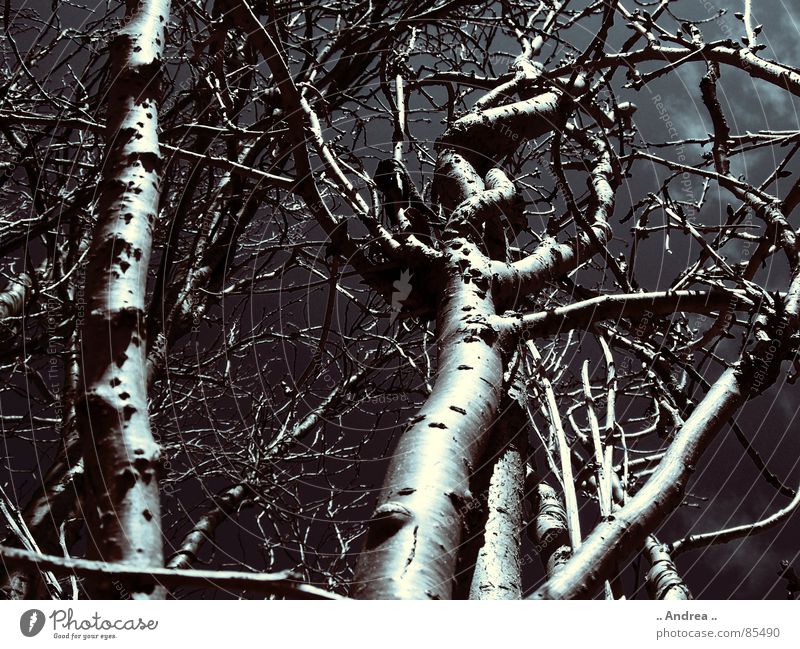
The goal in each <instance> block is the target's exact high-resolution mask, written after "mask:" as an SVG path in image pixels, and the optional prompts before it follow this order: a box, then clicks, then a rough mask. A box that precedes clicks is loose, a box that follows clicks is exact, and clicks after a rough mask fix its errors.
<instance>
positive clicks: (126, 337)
mask: <svg viewBox="0 0 800 649" xmlns="http://www.w3.org/2000/svg"><path fill="white" fill-rule="evenodd" d="M168 17H169V0H139V1H135V2H130V3H129V4H128V5H127V11H126V14H125V20H124V22H123V26H122V27H121V28H120V30H119V31H118V33H117V35H116V37H115V38H114V40H113V41H112V43H111V54H110V56H111V71H110V72H111V74H110V77H111V79H112V84H111V88H110V89H109V93H108V116H107V121H106V136H107V156H106V161H105V165H104V168H103V176H102V181H101V185H100V200H99V218H98V223H97V225H96V227H95V230H94V233H93V237H92V242H91V246H90V250H89V263H88V268H87V285H86V300H87V309H86V313H87V317H86V321H85V323H84V325H83V329H82V339H81V350H80V351H81V370H82V377H83V390H82V393H81V397H80V399H79V401H78V403H77V408H76V410H77V418H78V430H79V431H80V435H81V440H82V445H83V453H84V458H85V461H86V475H87V478H88V483H89V485H90V493H91V502H92V504H93V506H94V507H95V508H96V512H92V515H91V516H89V518H90V521H89V524H90V531H91V534H92V538H93V540H94V544H95V551H96V552H97V554H98V556H99V558H100V559H102V560H104V561H108V562H117V561H119V562H125V563H126V564H128V565H130V566H138V567H144V566H161V565H162V564H163V550H162V539H161V523H160V518H161V508H160V503H159V492H158V469H159V461H160V455H159V447H158V444H157V443H156V441H155V439H154V438H153V434H152V431H151V429H150V421H149V415H148V406H147V379H146V377H147V362H146V345H145V340H144V331H145V321H144V320H145V293H146V288H147V269H148V265H149V262H150V252H151V248H152V234H153V227H154V225H155V221H156V219H157V218H158V203H159V190H160V186H161V168H162V156H161V151H160V149H159V143H158V134H157V124H158V104H159V100H160V93H161V89H160V84H161V67H162V60H161V59H162V54H163V48H164V39H165V28H166V23H167V20H168ZM95 586H96V589H95V590H96V592H95V593H94V594H95V596H97V597H103V596H110V595H112V594H113V592H114V590H113V587H112V586H111V584H110V582H109V581H108V580H104V579H101V580H100V581H99V582H98V583H97V584H96V585H95ZM128 590H129V591H130V592H131V594H132V596H133V597H134V598H143V599H147V598H158V597H161V596H163V593H162V592H161V589H159V588H155V587H154V585H153V584H152V583H141V584H138V585H137V584H132V585H131V586H130V588H129V589H128Z"/></svg>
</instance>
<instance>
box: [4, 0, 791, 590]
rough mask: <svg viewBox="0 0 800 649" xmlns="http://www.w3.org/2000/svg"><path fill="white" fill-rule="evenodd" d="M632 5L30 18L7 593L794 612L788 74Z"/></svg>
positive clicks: (213, 0)
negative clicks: (732, 562) (750, 577)
mask: <svg viewBox="0 0 800 649" xmlns="http://www.w3.org/2000/svg"><path fill="white" fill-rule="evenodd" d="M635 4H636V5H637V8H636V9H631V8H629V7H628V5H629V3H628V2H620V1H617V0H602V1H600V0H598V1H593V0H582V1H580V2H570V1H569V0H567V1H565V2H555V1H549V0H548V1H544V2H539V1H537V2H526V1H522V2H513V3H511V2H505V1H501V2H497V3H490V4H489V3H475V2H468V1H465V0H464V1H462V0H451V1H442V2H434V3H430V2H416V1H412V2H400V1H397V2H394V1H391V2H370V3H367V2H360V1H352V2H349V1H344V2H336V3H326V2H316V3H297V2H263V3H261V2H252V1H248V0H210V1H209V2H198V3H194V2H193V3H186V4H175V3H173V4H172V6H170V3H169V2H167V1H166V0H132V1H131V2H128V3H127V4H125V5H124V6H122V5H114V6H111V7H107V6H106V5H98V7H96V8H94V9H93V10H92V11H89V10H88V9H79V8H76V7H72V6H69V7H68V6H66V5H64V6H60V7H56V8H55V9H54V10H53V13H51V14H50V15H46V14H43V13H36V12H35V11H34V10H32V9H30V8H28V7H27V6H26V7H24V8H20V9H13V8H10V7H7V8H6V11H5V13H4V15H3V21H4V29H5V32H4V34H5V35H4V39H3V55H4V58H5V63H6V65H5V67H4V71H3V83H2V88H3V90H2V105H0V135H2V138H3V141H4V146H3V153H2V165H3V170H4V172H3V175H2V178H1V179H0V191H2V193H3V199H4V200H3V205H4V208H3V213H2V221H0V250H2V252H3V254H4V255H5V261H4V262H3V267H2V268H3V273H4V276H5V278H6V286H5V288H4V289H3V291H2V293H0V317H2V323H3V327H2V339H0V345H1V347H0V362H1V363H2V372H3V377H4V392H3V401H2V404H3V409H2V412H0V421H2V424H3V439H4V444H5V448H6V456H7V461H6V463H5V466H4V471H5V474H4V475H5V477H4V478H2V482H0V485H2V494H0V495H2V500H0V506H1V511H2V515H3V524H4V526H5V535H4V536H5V540H4V541H3V543H2V545H0V556H1V557H2V558H3V566H4V577H3V582H2V585H0V588H2V591H3V593H4V594H5V595H6V596H7V597H9V598H25V597H33V596H37V595H43V596H50V597H56V598H60V597H70V596H73V595H81V596H88V597H100V598H108V597H127V596H130V597H134V598H162V597H164V596H165V595H166V593H167V592H169V593H171V594H173V595H175V596H179V597H194V596H216V595H218V594H220V593H223V594H229V595H235V596H241V595H242V594H246V595H250V596H265V595H269V596H279V597H312V598H334V597H338V596H349V597H356V598H389V599H398V598H414V599H450V598H467V597H468V598H472V599H517V598H520V597H532V598H534V599H536V598H547V599H552V598H558V599H561V598H577V597H595V596H599V597H605V598H620V597H629V598H630V597H640V596H645V593H646V594H649V596H650V597H653V598H656V599H687V598H690V597H692V595H693V594H694V595H695V596H697V597H703V596H704V594H705V590H704V583H706V582H708V581H709V575H713V576H715V577H716V576H719V575H721V577H720V578H719V579H717V582H718V583H717V586H716V588H717V590H716V591H712V594H713V593H718V592H719V589H720V588H727V591H726V594H727V596H737V597H743V596H744V597H748V596H750V597H753V596H758V597H762V596H767V595H769V594H772V595H773V596H774V595H775V594H776V593H778V594H780V591H781V589H782V585H781V578H782V577H783V578H785V579H786V580H789V582H791V579H790V577H791V575H794V573H793V572H791V569H790V565H791V564H792V562H794V561H796V559H797V556H796V548H793V547H792V546H791V545H790V544H788V543H787V542H786V539H787V538H789V536H790V533H791V531H792V528H791V527H790V526H791V525H794V528H793V529H794V532H796V531H797V522H796V520H794V522H793V518H792V517H793V515H794V514H795V512H796V510H797V507H798V505H799V504H800V495H798V490H797V489H795V488H794V482H792V478H791V473H792V471H794V473H795V474H796V463H797V457H798V454H797V453H798V448H797V444H796V442H795V441H793V440H792V439H791V438H790V437H789V436H787V435H784V432H785V431H786V430H787V429H788V427H789V423H790V421H791V419H792V417H793V414H794V405H793V404H794V403H795V401H794V396H793V392H792V391H791V388H790V387H787V384H789V383H791V382H792V381H793V380H794V375H793V374H792V373H791V372H792V371H795V370H797V368H798V362H797V357H796V353H797V343H798V340H800V338H799V337H798V323H799V322H800V264H798V253H799V252H800V243H799V242H798V233H797V230H796V229H795V228H794V226H793V225H792V223H791V219H792V216H793V213H794V211H795V208H796V207H797V204H798V203H799V202H800V177H799V176H798V175H797V174H798V165H797V161H796V160H795V157H796V154H797V152H798V150H800V144H798V141H799V140H798V135H799V134H800V131H798V130H791V129H792V124H791V123H789V124H783V123H782V124H781V125H780V126H777V127H776V126H775V125H773V124H772V123H771V122H769V121H768V122H766V123H764V124H761V122H759V120H758V119H756V118H758V117H759V116H758V115H756V116H755V118H753V116H752V115H750V114H743V112H742V111H746V110H747V105H748V103H752V100H753V97H754V96H758V97H762V96H763V97H767V98H768V99H766V101H768V102H772V103H771V105H773V106H777V107H778V108H776V109H775V111H774V112H775V113H776V114H778V115H779V116H780V110H778V109H781V110H782V109H783V108H785V107H786V106H790V105H791V101H792V100H793V98H795V97H797V96H800V71H798V69H797V68H796V67H793V66H792V65H791V61H789V62H782V60H783V56H782V55H783V52H782V50H781V47H772V48H768V46H767V41H766V39H765V37H764V36H763V35H762V34H761V32H762V26H761V25H760V24H758V22H757V18H756V16H755V14H754V8H753V7H752V6H751V2H750V0H745V1H744V2H742V3H740V4H741V10H742V11H741V13H735V14H733V15H731V12H730V11H728V10H727V9H720V10H717V9H716V8H711V9H708V8H707V7H706V6H700V5H698V3H690V2H688V1H681V0H671V1H670V0H657V1H654V2H650V3H638V2H636V3H635ZM737 8H738V7H737ZM760 18H762V19H763V20H765V21H766V20H767V19H768V18H769V20H770V21H771V22H773V23H775V24H774V25H770V23H768V24H767V31H769V28H770V26H772V27H774V29H775V30H776V33H777V35H776V40H775V41H774V42H776V43H778V44H779V45H780V44H781V43H783V42H784V40H785V39H784V36H782V35H781V33H780V30H781V29H782V27H781V24H780V16H771V17H766V16H764V17H760ZM106 43H108V45H106ZM765 50H767V51H765ZM770 50H771V51H770ZM687 98H688V99H689V100H690V102H691V103H689V104H688V106H687V105H684V106H683V107H681V102H682V101H683V102H685V100H686V99H687ZM781 102H783V103H781ZM690 110H691V111H695V114H696V116H695V117H693V118H691V119H688V118H687V117H686V115H688V114H689V111H690ZM784 114H786V113H785V111H784ZM770 119H771V118H770ZM698 125H699V126H698ZM761 395H768V397H772V398H773V399H777V398H780V399H781V400H783V402H784V403H785V404H788V407H786V408H785V409H784V411H783V412H782V414H777V415H776V414H774V413H772V411H771V407H772V406H769V405H767V404H766V401H767V399H768V397H763V396H761ZM759 397H760V398H759ZM750 402H752V404H751V403H750ZM768 419H769V420H771V421H772V422H774V423H773V425H772V426H771V429H770V430H768V431H767V434H768V436H769V438H768V439H765V436H764V433H763V432H762V423H763V422H764V421H765V420H768ZM728 431H730V434H729V432H728ZM695 474H697V475H696V476H695ZM794 479H795V480H796V475H795V478H794ZM762 533H764V534H765V535H766V537H768V538H770V539H771V542H772V543H774V544H775V547H776V548H777V549H778V551H779V552H781V553H782V554H781V556H780V560H783V563H782V564H780V565H779V563H778V560H777V559H776V560H775V561H773V563H772V564H770V565H768V566H766V569H764V566H761V565H758V566H754V565H751V566H750V571H751V572H752V571H753V570H755V568H756V567H757V568H758V574H759V575H761V577H760V578H759V580H754V582H753V583H754V584H755V585H752V586H750V587H749V590H748V588H746V587H743V586H741V584H740V582H741V575H742V574H743V573H744V571H745V567H743V566H744V565H745V564H747V563H748V562H750V563H751V564H755V563H757V562H756V561H754V560H752V557H753V556H754V551H753V550H752V547H753V546H752V544H753V543H755V542H757V538H761V536H760V535H761V534H762ZM757 535H759V536H757ZM731 541H737V543H736V544H731V543H730V542H731ZM723 544H727V545H723ZM792 552H794V553H795V554H794V555H793V554H792ZM726 557H728V558H730V557H736V558H738V559H739V561H738V564H737V565H738V568H736V569H734V568H726V567H725V565H721V564H725V563H726V561H727V559H726ZM690 558H692V560H691V561H690ZM742 558H744V561H742V560H741V559H742ZM534 559H535V560H534ZM720 566H721V567H720ZM776 569H778V572H777V573H776ZM736 570H738V571H739V572H736ZM792 583H793V582H792ZM792 583H790V584H789V588H788V590H789V592H790V593H795V592H796V589H794V590H793V587H792ZM645 585H646V588H644V586H645ZM756 588H760V589H761V590H756ZM717 596H718V595H717Z"/></svg>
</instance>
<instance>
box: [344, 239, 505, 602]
mask: <svg viewBox="0 0 800 649" xmlns="http://www.w3.org/2000/svg"><path fill="white" fill-rule="evenodd" d="M487 268H488V264H487V262H486V259H485V258H484V257H483V256H482V255H481V254H480V253H479V252H478V251H477V250H476V249H475V247H474V246H472V245H471V244H469V243H468V242H467V241H466V240H463V239H456V240H455V241H453V242H452V243H451V244H450V246H449V250H448V254H447V268H446V274H447V288H446V290H445V293H444V296H443V300H442V306H441V310H440V319H439V323H438V346H439V359H440V360H439V369H438V375H437V379H436V384H435V386H434V388H433V392H432V393H431V396H430V397H429V399H428V401H427V402H426V403H425V405H424V406H423V407H422V409H421V410H420V412H419V414H418V415H417V416H416V417H415V418H414V419H413V420H412V423H411V426H410V427H409V428H408V430H406V431H405V433H403V435H402V437H401V439H400V442H399V443H398V445H397V448H396V449H395V451H394V455H393V457H392V462H391V464H390V466H389V469H388V472H387V476H386V479H385V482H384V488H383V491H382V494H381V496H380V498H379V502H378V506H377V508H376V509H375V511H374V513H373V515H372V518H371V520H370V521H369V524H368V533H367V540H366V545H365V548H364V550H363V552H362V554H361V556H360V558H359V562H358V567H357V569H356V576H355V580H354V585H353V593H354V595H355V596H356V597H358V598H361V599H450V598H451V596H452V590H453V580H454V574H455V565H456V560H457V552H458V547H459V544H460V543H461V537H462V526H463V524H464V516H465V514H466V512H467V511H468V510H469V505H470V501H471V500H472V495H471V494H470V492H469V479H470V476H471V474H472V471H473V467H475V466H476V464H477V462H478V461H479V460H480V458H481V456H482V455H483V451H484V449H485V448H486V443H487V441H488V434H487V431H488V430H489V429H490V427H491V424H492V422H493V420H494V416H495V413H496V412H497V408H498V405H499V403H500V397H501V393H502V383H503V350H502V345H501V341H500V339H499V336H498V335H497V332H496V330H495V327H494V326H493V324H492V322H491V320H490V319H491V318H492V316H494V315H495V313H494V304H493V301H492V298H491V294H490V291H489V288H490V278H489V275H488V272H487Z"/></svg>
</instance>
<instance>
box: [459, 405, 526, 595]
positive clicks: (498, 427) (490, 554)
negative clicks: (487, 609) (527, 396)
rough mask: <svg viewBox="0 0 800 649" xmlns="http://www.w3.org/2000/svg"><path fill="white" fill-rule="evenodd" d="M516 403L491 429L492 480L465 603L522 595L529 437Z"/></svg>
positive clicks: (487, 494) (490, 479)
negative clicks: (524, 510)
mask: <svg viewBox="0 0 800 649" xmlns="http://www.w3.org/2000/svg"><path fill="white" fill-rule="evenodd" d="M522 417H523V413H522V412H521V409H520V407H519V406H518V405H517V404H516V403H512V404H511V405H510V406H509V408H507V409H506V410H505V412H503V413H502V414H501V415H500V416H499V417H498V420H497V423H496V424H495V425H494V430H493V431H492V435H493V437H494V439H493V440H492V443H491V447H492V448H493V449H494V450H495V452H494V453H493V454H492V455H493V459H492V465H491V467H490V470H491V477H490V478H489V488H488V490H487V492H486V507H487V510H488V511H487V517H486V523H485V525H484V530H483V545H482V547H481V548H480V550H479V551H478V558H477V560H476V562H475V570H474V572H473V575H472V585H471V587H470V593H469V598H470V599H491V600H495V599H520V597H521V595H522V557H521V556H520V552H521V540H520V535H521V531H522V495H523V491H524V488H525V458H524V455H523V449H524V448H525V447H526V442H527V440H526V438H525V436H526V434H527V432H528V429H527V427H526V426H525V423H527V420H526V419H523V418H522Z"/></svg>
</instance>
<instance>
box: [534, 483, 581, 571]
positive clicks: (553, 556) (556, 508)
mask: <svg viewBox="0 0 800 649" xmlns="http://www.w3.org/2000/svg"><path fill="white" fill-rule="evenodd" d="M531 500H532V501H533V503H532V504H533V508H534V512H535V514H534V518H533V525H532V526H531V527H530V528H529V532H528V533H529V534H530V536H531V540H532V541H533V542H534V543H535V544H536V545H535V549H536V552H537V553H538V555H539V557H540V558H541V561H542V565H543V566H544V568H545V571H546V572H547V576H548V577H552V576H553V575H555V574H556V573H557V572H558V571H559V570H560V569H561V567H562V566H563V565H564V564H565V563H566V562H567V559H569V557H570V555H571V554H572V546H571V545H570V542H569V528H568V527H567V513H566V511H565V510H564V504H563V503H562V502H561V499H560V498H559V497H558V494H557V493H556V491H555V489H553V488H552V487H551V486H550V485H548V484H547V483H546V482H540V483H539V484H538V485H536V488H535V490H534V491H533V498H532V499H531Z"/></svg>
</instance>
